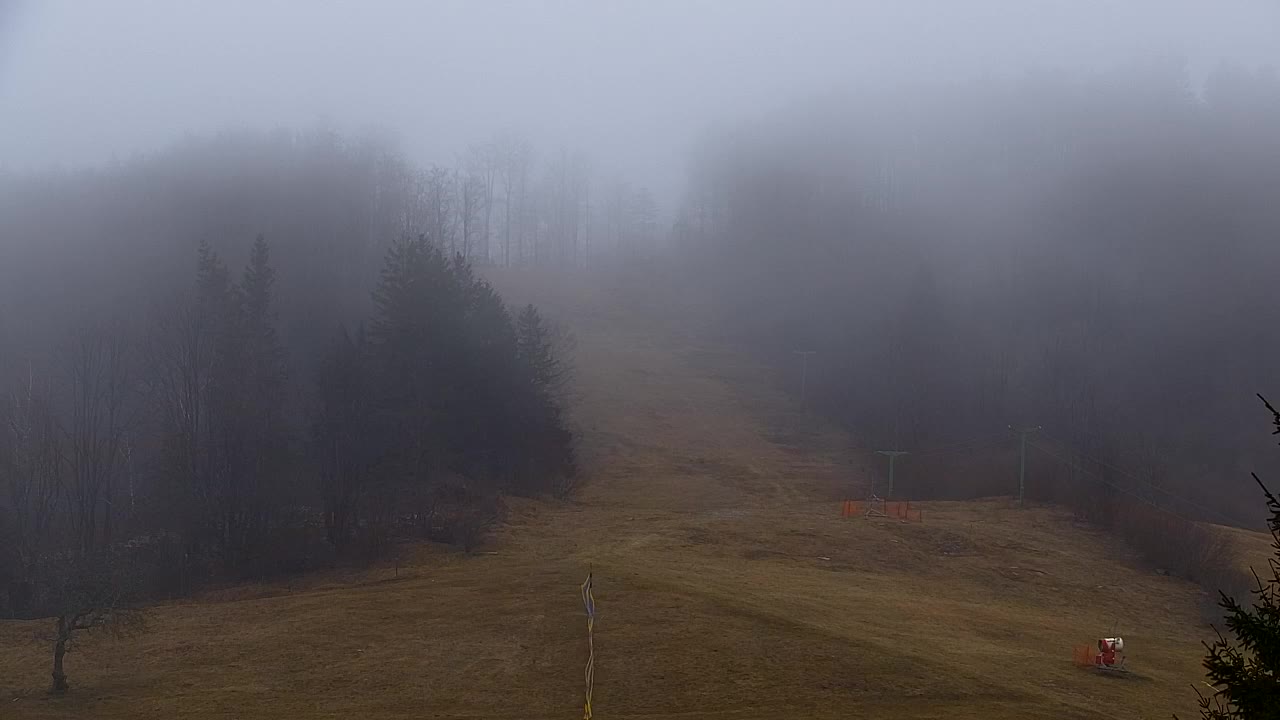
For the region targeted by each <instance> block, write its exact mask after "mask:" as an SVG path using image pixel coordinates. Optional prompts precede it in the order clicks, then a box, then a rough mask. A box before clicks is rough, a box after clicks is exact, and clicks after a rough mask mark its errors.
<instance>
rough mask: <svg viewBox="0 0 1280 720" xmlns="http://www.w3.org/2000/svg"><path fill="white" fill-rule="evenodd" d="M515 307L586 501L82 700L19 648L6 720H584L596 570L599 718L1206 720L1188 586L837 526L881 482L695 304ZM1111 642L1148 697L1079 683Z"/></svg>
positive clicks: (30, 647)
mask: <svg viewBox="0 0 1280 720" xmlns="http://www.w3.org/2000/svg"><path fill="white" fill-rule="evenodd" d="M495 282H496V284H497V285H498V286H499V288H500V289H501V290H503V292H504V294H506V295H507V296H508V297H509V298H511V299H512V300H513V301H515V302H523V301H525V300H532V301H535V302H537V303H539V304H540V305H541V306H543V307H544V308H545V309H546V310H547V312H548V313H549V314H550V315H552V316H555V317H559V318H561V319H563V321H564V322H566V323H567V324H568V325H569V327H570V328H571V329H572V330H573V332H574V335H575V336H576V351H575V359H576V365H577V377H578V383H577V389H576V390H575V394H574V398H573V407H574V421H575V423H576V425H577V426H578V428H579V430H580V431H581V433H582V436H583V447H582V450H583V458H584V466H585V479H584V485H583V487H582V489H581V492H580V493H579V496H578V497H577V499H575V500H574V501H573V502H568V503H556V502H531V501H517V502H513V503H512V517H511V522H510V523H509V524H508V525H507V526H506V527H505V528H503V530H502V531H501V532H500V533H498V534H497V536H496V537H494V538H493V540H492V541H491V542H490V543H489V544H488V545H487V546H486V547H485V548H484V549H483V552H482V553H480V554H476V555H472V556H466V555H462V554H460V553H455V552H448V551H445V550H443V549H441V548H435V547H422V548H417V549H415V550H414V552H413V553H412V555H411V556H410V557H408V558H406V560H405V563H404V565H403V566H402V567H401V568H400V569H399V571H398V572H397V571H395V570H394V569H393V568H390V567H385V568H377V569H374V570H370V571H368V572H360V573H332V574H328V575H321V576H312V577H308V578H305V579H302V580H299V581H296V582H294V583H280V584H276V585H270V586H261V587H250V588H240V589H237V590H235V591H233V592H225V593H221V594H217V595H210V596H207V597H204V598H201V599H200V601H198V602H186V603H178V604H173V605H167V606H163V607H160V608H157V609H156V611H155V613H154V616H153V618H152V620H151V632H149V633H147V634H144V635H141V636H139V637H136V638H133V639H130V640H125V641H120V642H117V641H112V640H109V639H106V638H92V639H89V640H87V641H85V642H84V643H82V644H81V645H79V646H78V647H76V648H75V651H74V652H73V653H72V654H71V655H69V657H68V660H67V663H68V673H69V675H70V677H71V682H72V693H71V694H70V695H69V696H68V697H66V698H62V699H52V698H48V697H46V696H45V695H44V694H43V689H44V687H45V685H46V683H47V680H48V673H47V665H48V653H47V650H46V647H45V646H44V644H43V643H37V642H35V641H33V640H31V637H32V635H33V633H34V632H35V631H36V630H38V626H37V625H36V624H32V623H15V622H5V623H0V717H5V718H8V717H14V718H70V717H77V718H80V717H101V718H171V717H184V718H223V717H246V718H278V717H288V718H347V717H352V716H360V717H365V718H410V717H412V718H422V717H438V718H510V719H511V720H516V719H525V718H572V717H578V716H579V715H578V714H579V713H580V712H581V708H580V704H581V693H582V665H583V662H584V661H585V655H586V647H585V642H586V638H585V621H584V618H583V616H582V610H581V606H580V602H579V597H578V584H579V583H580V582H581V581H582V579H583V577H584V576H585V575H586V573H587V571H588V570H591V571H593V572H594V574H595V577H596V599H597V604H598V608H599V617H598V621H597V633H596V654H597V663H596V692H595V710H596V717H598V718H628V717H631V718H642V717H643V718H654V719H658V718H681V719H682V720H696V719H698V718H776V717H795V716H802V715H803V716H807V717H831V718H836V717H849V716H859V717H894V718H930V717H937V718H940V717H947V718H964V717H974V718H977V717H982V718H993V717H997V718H1004V717H1007V718H1035V717H1043V718H1104V717H1105V718H1113V717H1126V718H1130V717H1131V718H1156V717H1159V718H1167V717H1169V714H1170V713H1171V712H1174V711H1176V712H1179V713H1181V714H1182V715H1183V716H1184V717H1187V716H1189V715H1191V714H1192V712H1193V709H1194V703H1192V702H1191V700H1192V693H1191V689H1190V687H1189V685H1190V684H1191V683H1193V682H1195V681H1197V680H1198V679H1199V677H1200V668H1199V659H1200V654H1201V650H1202V648H1201V646H1200V640H1201V639H1202V638H1203V637H1205V635H1206V633H1207V629H1206V628H1205V627H1203V626H1202V625H1201V624H1200V622H1199V620H1198V609H1197V605H1198V602H1199V600H1200V592H1199V591H1198V590H1197V589H1196V588H1194V587H1193V586H1191V585H1190V584H1189V583H1186V582H1183V581H1181V580H1178V579H1174V578H1169V577H1163V576H1159V575H1156V574H1155V573H1153V572H1151V571H1149V570H1148V569H1146V568H1144V567H1143V566H1142V565H1141V563H1139V562H1138V561H1137V560H1136V559H1135V558H1134V557H1133V556H1132V555H1131V554H1130V553H1129V552H1128V551H1127V550H1125V549H1124V547H1123V546H1121V545H1120V544H1118V543H1117V542H1115V541H1113V540H1112V539H1110V538H1108V537H1106V536H1104V535H1102V534H1099V533H1098V532H1096V531H1094V530H1091V529H1089V528H1086V527H1080V526H1077V525H1074V524H1073V523H1072V521H1071V518H1070V516H1069V515H1067V514H1064V513H1062V512H1059V511H1057V510H1054V509H1050V508H1034V509H1028V510H1024V511H1019V510H1016V509H1014V508H1012V507H1011V506H1010V503H1009V501H1008V500H1007V499H998V498H997V499H991V500H985V501H978V502H970V503H924V504H922V507H923V512H924V522H923V523H919V524H902V523H897V522H891V521H884V520H881V521H876V520H868V519H854V520H842V519H841V518H840V516H839V504H838V502H837V501H838V499H839V498H841V497H843V496H845V495H856V494H857V493H858V492H859V490H860V488H862V487H864V483H865V482H866V480H867V477H868V472H869V471H868V470H867V469H865V468H863V467H861V466H860V465H859V464H858V463H857V462H856V461H855V460H854V458H853V457H851V456H850V455H849V454H848V452H847V451H846V450H845V449H846V448H848V447H850V446H851V445H852V443H851V442H850V441H849V439H848V438H843V437H841V436H840V434H839V433H836V432H834V431H831V430H829V429H823V428H821V427H820V425H819V424H818V423H817V421H816V420H814V419H813V418H808V417H806V416H805V415H804V414H803V413H801V412H800V411H799V409H798V408H796V407H794V405H793V404H791V402H790V401H789V400H788V399H787V398H785V397H784V396H782V395H781V394H779V393H778V392H777V391H776V390H774V389H772V388H774V386H775V383H774V382H773V378H772V377H771V375H770V373H769V371H768V370H767V369H766V368H761V367H758V366H754V365H752V364H751V363H749V362H747V361H745V360H743V359H742V358H741V357H738V356H736V355H734V354H732V353H730V352H728V351H727V350H726V349H725V348H723V347H720V346H718V345H716V344H715V343H714V342H712V341H711V340H709V339H708V337H707V335H706V334H705V333H703V332H700V331H699V322H698V319H697V313H696V309H695V308H692V307H689V306H688V305H687V304H686V303H684V302H683V297H682V295H681V294H680V292H679V289H678V288H668V289H667V291H665V292H646V293H645V294H644V295H643V296H641V295H640V294H639V292H640V288H638V287H636V286H633V285H629V284H627V283H626V282H625V279H624V280H619V279H617V278H614V279H612V280H610V281H609V282H606V281H604V280H597V281H590V282H589V281H587V280H585V279H583V278H582V277H580V276H563V275H562V276H552V277H533V276H529V275H522V274H515V275H508V276H497V277H495ZM649 289H651V288H646V290H649ZM641 297H643V298H646V299H645V300H644V301H643V302H641V300H640V298H641ZM651 298H661V299H651ZM1113 625H1114V626H1118V627H1119V628H1120V630H1121V631H1122V632H1123V634H1124V636H1125V640H1126V643H1127V644H1128V646H1129V650H1130V653H1129V658H1130V663H1131V666H1132V668H1133V670H1134V672H1133V673H1131V674H1129V675H1127V676H1121V677H1104V676H1099V675H1095V674H1093V673H1091V672H1088V671H1083V670H1079V669H1077V668H1075V667H1073V666H1072V664H1071V662H1070V657H1071V646H1072V645H1074V644H1081V643H1088V642H1091V641H1092V640H1093V639H1095V638H1096V637H1098V636H1099V634H1101V633H1105V632H1107V630H1108V629H1109V628H1111V627H1112V626H1113Z"/></svg>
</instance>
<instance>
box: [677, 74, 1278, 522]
mask: <svg viewBox="0 0 1280 720" xmlns="http://www.w3.org/2000/svg"><path fill="white" fill-rule="evenodd" d="M851 96H852V98H851V99H850V100H849V101H847V102H844V101H831V102H827V103H824V104H819V105H814V106H812V107H809V108H806V109H805V110H795V111H792V112H788V113H780V114H777V115H774V116H770V117H764V118H759V119H756V120H753V121H744V122H741V123H738V124H737V126H735V127H734V128H722V129H720V131H719V132H717V133H715V134H713V135H709V136H708V138H707V139H706V140H705V142H703V143H702V144H701V146H700V147H699V150H698V152H697V153H696V154H695V155H694V156H693V158H692V161H691V166H690V171H691V172H690V182H689V190H688V193H687V195H686V197H685V199H684V202H683V204H682V206H681V207H680V209H679V212H678V213H677V220H676V224H675V235H676V237H677V238H678V243H679V245H680V247H681V248H682V252H683V257H684V258H685V260H686V263H687V264H688V266H689V267H690V273H691V275H692V276H693V277H696V279H697V283H696V284H697V286H698V287H703V288H706V289H707V295H708V297H710V298H711V299H712V301H713V303H715V304H716V305H717V306H718V307H719V311H718V313H717V314H716V315H715V317H714V322H713V325H714V326H715V327H717V328H719V329H720V330H721V331H722V332H723V333H724V334H725V335H727V336H729V337H731V338H732V339H733V340H735V341H736V342H739V343H740V345H741V347H743V348H745V349H747V350H748V351H750V352H754V353H756V354H758V355H760V356H762V357H765V358H767V359H769V360H770V361H771V363H772V364H773V365H774V366H775V367H778V368H779V369H780V373H782V377H784V378H785V381H786V382H787V383H788V384H790V385H791V386H792V387H795V388H797V390H798V385H799V375H800V368H799V360H798V358H797V357H796V356H795V355H793V354H792V353H793V351H796V350H802V351H810V350H812V351H816V354H814V355H813V356H811V358H810V360H809V368H808V372H809V378H808V380H809V390H808V393H807V395H808V398H809V402H810V403H811V404H812V405H814V406H815V408H817V409H820V410H822V411H824V412H825V413H827V414H828V415H829V416H830V417H832V418H835V419H838V420H840V421H841V422H843V423H845V424H846V425H847V426H848V427H849V428H851V429H852V430H853V431H854V433H855V435H856V437H857V439H858V442H859V444H860V445H862V446H864V447H866V448H868V449H872V450H879V449H902V450H912V449H928V448H930V447H935V446H938V445H943V444H947V443H952V442H959V441H965V440H969V439H971V438H974V437H986V436H994V435H998V434H1000V433H1002V432H1007V431H1006V426H1008V425H1013V426H1026V425H1031V426H1035V425H1041V426H1044V427H1045V428H1046V430H1047V431H1048V432H1050V433H1052V434H1053V435H1054V436H1055V437H1057V438H1059V439H1061V440H1062V441H1063V442H1065V443H1066V444H1067V445H1068V446H1069V447H1070V448H1071V449H1072V451H1073V452H1075V453H1078V454H1082V455H1085V456H1088V457H1091V458H1095V459H1097V460H1099V461H1101V462H1100V463H1099V464H1097V465H1096V467H1091V468H1090V470H1091V471H1092V473H1090V474H1085V473H1083V472H1080V471H1079V469H1078V468H1077V469H1071V468H1064V471H1065V472H1066V473H1067V474H1068V475H1070V476H1072V477H1071V478H1068V482H1067V483H1057V484H1051V483H1043V484H1037V485H1035V486H1034V487H1033V488H1031V491H1032V492H1033V493H1036V494H1038V495H1040V496H1041V497H1046V498H1050V497H1054V496H1055V495H1058V496H1059V498H1060V499H1066V498H1062V497H1060V495H1061V493H1063V492H1065V489H1064V488H1063V485H1068V486H1071V485H1074V486H1075V487H1078V488H1082V489H1083V488H1092V489H1097V488H1099V487H1103V488H1105V486H1104V485H1101V484H1100V483H1098V482H1097V481H1096V478H1094V477H1092V475H1093V474H1100V475H1103V476H1105V478H1106V480H1107V481H1108V483H1110V484H1112V485H1114V486H1119V487H1123V488H1125V489H1126V490H1128V491H1131V492H1133V493H1136V494H1138V495H1141V496H1143V497H1145V498H1148V499H1151V500H1153V501H1159V502H1161V503H1165V502H1168V501H1169V498H1168V497H1166V494H1165V493H1164V492H1163V491H1169V492H1171V493H1172V494H1173V495H1174V496H1177V497H1180V498H1185V499H1187V500H1188V501H1190V502H1191V503H1194V505H1195V506H1208V507H1212V508H1215V509H1216V510H1219V511H1222V512H1224V513H1227V514H1229V515H1231V516H1233V517H1238V518H1246V519H1245V520H1241V521H1240V522H1242V523H1252V522H1253V519H1254V517H1255V514H1256V510H1255V509H1254V508H1255V505H1254V503H1253V502H1252V498H1253V495H1252V492H1251V488H1250V487H1249V486H1248V485H1247V484H1246V483H1242V482H1240V481H1239V478H1240V477H1242V476H1243V473H1244V472H1245V470H1246V469H1247V468H1249V467H1253V466H1255V463H1256V462H1257V461H1258V460H1259V459H1260V458H1262V457H1265V456H1263V455H1262V454H1261V453H1262V448H1261V447H1260V443H1259V438H1258V437H1257V434H1256V433H1255V432H1253V431H1252V428H1251V427H1250V426H1249V425H1248V424H1247V423H1246V422H1244V419H1245V418H1247V417H1249V411H1250V409H1251V408H1250V404H1249V403H1250V401H1251V399H1252V398H1253V393H1254V392H1255V391H1256V390H1257V389H1259V388H1265V387H1267V384H1268V383H1270V382H1273V381H1274V368H1272V367H1270V366H1269V365H1268V364H1267V362H1266V358H1270V357H1274V356H1275V350H1276V348H1275V342H1276V341H1275V338H1274V337H1273V336H1269V335H1267V334H1265V333H1262V332H1259V329H1260V328H1266V327H1269V326H1270V325H1271V324H1273V320H1274V312H1273V306H1274V298H1272V297H1271V294H1270V291H1271V290H1272V289H1273V288H1274V284H1273V280H1274V279H1273V278H1272V277H1270V276H1271V274H1272V272H1273V269H1274V268H1275V267H1277V266H1280V249H1278V247H1280V246H1277V244H1276V238H1277V237H1278V236H1280V209H1278V206H1277V205H1276V203H1275V202H1274V201H1273V197H1274V191H1275V189H1276V188H1278V187H1280V132H1277V130H1276V128H1280V81H1278V80H1277V79H1276V76H1275V75H1274V73H1269V72H1266V71H1261V72H1253V71H1248V70H1241V69H1237V68H1230V67H1223V68H1220V69H1218V70H1217V71H1215V72H1213V73H1212V74H1210V76H1209V77H1208V78H1207V79H1206V80H1205V81H1204V83H1203V84H1200V83H1198V82H1197V83H1193V82H1192V81H1191V79H1190V78H1189V76H1188V75H1187V73H1186V71H1185V69H1183V68H1182V67H1180V66H1179V65H1177V64H1168V63H1150V64H1145V65H1134V66H1129V67H1122V68H1116V69H1114V70H1111V71H1108V72H1105V73H1098V74H1096V75H1092V76H1082V77H1067V76H1064V75H1061V74H1054V73H1048V72H1045V73H1039V74H1036V73H1032V74H1028V75H1026V76H1023V77H1020V78H1016V79H1009V80H997V79H991V80H988V81H983V82H975V83H972V84H968V85H964V86H944V85H941V84H939V85H936V86H921V87H915V88H903V87H892V88H889V87H885V88H880V89H875V88H867V89H864V90H862V91H860V92H857V93H851ZM947 460H948V462H947V463H946V464H945V465H937V464H934V465H927V461H926V460H924V459H923V458H922V459H920V460H919V461H918V462H915V463H912V462H907V463H904V466H903V470H904V473H905V474H906V477H904V481H905V482H904V483H900V485H901V487H902V489H903V491H904V492H911V493H914V494H915V496H916V497H923V496H934V497H938V496H952V497H956V496H964V495H971V494H974V493H978V492H985V493H990V492H992V491H998V488H997V487H996V485H998V487H999V488H1006V490H1004V492H1008V490H1007V488H1009V487H1010V484H1009V483H1010V479H1011V478H1012V475H1011V472H1012V471H1011V470H1010V469H1009V468H1011V467H1015V464H1011V463H1010V462H1009V459H1008V458H1007V457H1000V458H998V463H994V464H993V463H991V462H989V463H987V464H986V465H984V466H982V467H981V468H979V471H977V472H975V473H974V474H973V477H972V479H971V481H967V482H965V483H961V482H960V479H959V478H957V477H956V473H955V472H954V462H952V461H953V460H954V458H947ZM1036 462H1038V463H1039V465H1038V467H1037V469H1036V470H1037V471H1036V472H1032V474H1031V477H1032V478H1036V477H1044V476H1045V475H1046V473H1042V472H1038V470H1039V469H1041V468H1044V467H1045V464H1046V463H1048V462H1052V461H1045V460H1044V459H1043V458H1037V460H1036ZM1117 468H1118V469H1119V471H1117V470H1116V469H1117ZM1135 476H1136V477H1137V478H1139V480H1134V479H1133V478H1134V477H1135ZM1060 478H1061V476H1059V478H1056V479H1060ZM1105 492H1114V491H1110V490H1106V491H1105ZM1173 509H1175V510H1177V511H1179V512H1182V513H1184V514H1188V515H1192V516H1202V514H1201V513H1200V511H1198V510H1196V509H1195V507H1194V506H1193V505H1192V504H1186V505H1177V506H1175V507H1174V508H1173Z"/></svg>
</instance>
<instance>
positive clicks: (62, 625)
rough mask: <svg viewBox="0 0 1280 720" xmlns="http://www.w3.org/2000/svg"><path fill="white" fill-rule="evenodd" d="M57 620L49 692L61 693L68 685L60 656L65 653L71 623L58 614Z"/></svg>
mask: <svg viewBox="0 0 1280 720" xmlns="http://www.w3.org/2000/svg"><path fill="white" fill-rule="evenodd" d="M57 622H58V629H57V633H56V635H55V637H54V640H53V684H52V685H51V686H50V687H49V692H50V693H51V694H53V695H62V694H64V693H66V692H67V689H68V688H69V687H70V686H69V685H68V684H67V674H66V673H65V672H63V671H62V658H63V657H64V656H65V655H66V654H67V640H69V639H71V623H70V622H68V620H67V618H66V617H65V616H59V617H58V620H57Z"/></svg>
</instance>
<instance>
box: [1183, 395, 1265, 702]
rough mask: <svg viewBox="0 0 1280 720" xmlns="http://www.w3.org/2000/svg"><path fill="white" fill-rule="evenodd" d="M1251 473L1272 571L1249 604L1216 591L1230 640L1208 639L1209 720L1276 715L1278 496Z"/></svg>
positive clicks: (1205, 697) (1203, 699)
mask: <svg viewBox="0 0 1280 720" xmlns="http://www.w3.org/2000/svg"><path fill="white" fill-rule="evenodd" d="M1259 397H1260V398H1262V396H1261V395H1259ZM1262 402H1263V404H1264V405H1266V407H1267V410H1269V411H1271V415H1272V422H1273V424H1274V425H1275V428H1276V429H1275V433H1274V434H1280V411H1277V410H1276V409H1275V408H1274V407H1273V406H1272V405H1271V403H1269V402H1267V400H1266V398H1262ZM1253 479H1254V480H1256V481H1257V482H1258V486H1259V487H1261V488H1262V493H1263V495H1264V496H1265V497H1266V499H1267V508H1268V509H1269V510H1270V511H1271V517H1270V519H1269V520H1268V521H1267V526H1268V527H1269V528H1270V530H1271V538H1272V543H1271V547H1272V548H1273V549H1274V551H1275V555H1274V557H1272V558H1269V559H1268V561H1267V564H1268V569H1269V574H1270V577H1269V578H1268V579H1267V580H1265V581H1264V580H1262V578H1260V577H1258V578H1257V580H1258V588H1257V589H1256V590H1254V591H1253V595H1254V601H1253V603H1252V606H1251V607H1250V606H1246V605H1244V604H1242V603H1241V602H1240V601H1238V600H1237V599H1236V598H1233V597H1231V596H1229V595H1227V594H1226V593H1219V594H1220V595H1221V599H1220V601H1219V604H1220V605H1221V606H1222V609H1223V610H1225V611H1226V625H1227V630H1229V631H1230V634H1231V635H1232V636H1233V638H1234V641H1233V640H1231V639H1228V638H1226V637H1223V636H1222V634H1221V633H1219V635H1218V639H1217V640H1216V641H1214V642H1213V643H1212V644H1210V645H1207V647H1208V654H1206V655H1205V658H1204V667H1205V674H1206V676H1207V678H1208V681H1207V682H1206V684H1207V685H1209V686H1210V687H1212V688H1213V692H1212V693H1211V694H1209V695H1205V694H1203V693H1201V694H1200V716H1201V717H1202V718H1206V719H1207V720H1228V719H1238V720H1264V719H1266V720H1271V719H1274V718H1280V501H1278V500H1277V499H1276V497H1275V496H1274V495H1272V494H1271V492H1270V491H1269V490H1267V487H1266V486H1265V485H1263V483H1262V481H1261V480H1260V479H1258V476H1257V475H1256V474H1255V475H1254V476H1253ZM1256 576H1257V573H1256V572H1255V577H1256ZM1197 692H1199V691H1197Z"/></svg>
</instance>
